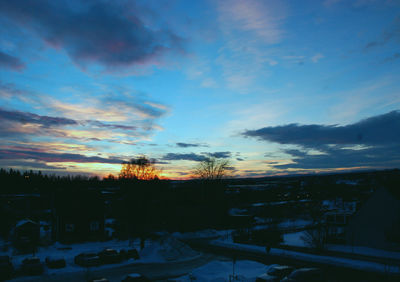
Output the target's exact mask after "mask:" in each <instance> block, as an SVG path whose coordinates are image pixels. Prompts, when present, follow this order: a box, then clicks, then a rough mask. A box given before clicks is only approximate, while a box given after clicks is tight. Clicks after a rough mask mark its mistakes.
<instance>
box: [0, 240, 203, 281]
mask: <svg viewBox="0 0 400 282" xmlns="http://www.w3.org/2000/svg"><path fill="white" fill-rule="evenodd" d="M139 245H140V241H139V239H137V240H134V241H131V242H129V241H128V240H126V241H118V240H112V241H106V242H86V243H80V244H69V245H66V244H60V243H55V244H54V245H51V246H48V247H40V248H39V249H38V251H37V252H36V253H35V256H36V257H38V258H40V261H41V262H43V263H44V262H45V258H46V257H52V258H64V259H65V261H66V267H64V268H60V269H49V268H46V270H45V273H46V274H60V273H69V272H79V271H82V270H85V268H84V267H81V266H78V265H76V264H75V263H74V258H75V256H76V255H78V254H80V253H83V252H85V253H98V252H100V251H102V250H104V249H106V248H111V249H114V250H117V251H119V250H121V249H129V248H136V249H137V250H139V249H140V248H139ZM0 255H9V256H10V257H11V258H12V263H13V265H14V268H16V269H18V268H19V267H20V266H21V265H22V261H23V260H24V259H25V258H27V257H32V254H22V255H16V254H13V250H12V249H9V250H8V251H6V252H0ZM139 256H140V259H138V260H134V259H129V260H126V261H123V262H121V263H119V264H108V265H101V266H97V267H91V268H92V269H97V270H99V269H108V268H113V267H116V266H117V265H118V266H123V265H128V264H133V263H134V264H140V263H142V264H143V263H166V262H179V261H185V260H192V259H196V258H198V257H199V256H200V253H198V252H196V251H194V250H192V249H191V248H190V247H189V246H187V245H186V244H184V243H182V242H180V241H179V240H177V239H176V238H174V237H171V236H169V237H165V238H161V239H160V240H154V241H150V240H148V241H146V245H145V248H144V249H143V250H141V251H139Z"/></svg>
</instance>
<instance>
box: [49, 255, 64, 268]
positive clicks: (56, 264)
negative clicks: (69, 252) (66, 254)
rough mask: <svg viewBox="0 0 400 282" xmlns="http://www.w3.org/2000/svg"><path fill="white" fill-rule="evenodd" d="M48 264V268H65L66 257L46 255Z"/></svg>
mask: <svg viewBox="0 0 400 282" xmlns="http://www.w3.org/2000/svg"><path fill="white" fill-rule="evenodd" d="M45 262H46V265H47V267H48V268H63V267H65V259H64V258H55V257H46V259H45Z"/></svg>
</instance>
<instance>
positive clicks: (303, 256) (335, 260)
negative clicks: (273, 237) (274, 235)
mask: <svg viewBox="0 0 400 282" xmlns="http://www.w3.org/2000/svg"><path fill="white" fill-rule="evenodd" d="M210 245H213V246H217V247H224V248H229V249H234V250H238V251H245V252H253V253H257V254H266V252H265V248H264V247H260V246H254V245H245V244H237V243H228V242H223V241H218V240H216V241H212V242H210ZM269 254H270V255H274V256H280V257H286V258H288V259H295V260H301V261H306V262H310V263H318V264H326V265H333V266H339V267H346V268H352V269H357V270H364V271H374V272H380V273H392V274H400V266H399V265H390V264H382V263H377V262H371V261H363V260H356V259H348V258H341V257H332V256H323V255H314V254H307V253H301V252H295V251H289V250H284V249H278V248H272V249H271V250H270V252H269Z"/></svg>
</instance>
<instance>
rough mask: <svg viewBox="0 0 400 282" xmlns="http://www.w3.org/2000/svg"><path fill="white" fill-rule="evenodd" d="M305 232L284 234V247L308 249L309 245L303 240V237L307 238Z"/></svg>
mask: <svg viewBox="0 0 400 282" xmlns="http://www.w3.org/2000/svg"><path fill="white" fill-rule="evenodd" d="M305 232H306V231H299V232H294V233H285V234H283V245H288V246H296V247H308V245H307V244H306V243H305V242H304V240H303V239H302V236H305Z"/></svg>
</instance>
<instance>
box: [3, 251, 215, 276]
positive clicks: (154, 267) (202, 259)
mask: <svg viewBox="0 0 400 282" xmlns="http://www.w3.org/2000/svg"><path fill="white" fill-rule="evenodd" d="M215 258H216V256H214V255H212V254H201V255H200V256H198V257H196V258H194V259H191V260H186V261H181V262H168V263H133V264H130V265H123V266H121V265H116V266H115V267H112V268H107V269H104V268H98V269H96V268H90V269H82V270H81V271H78V272H70V273H68V272H66V273H57V274H51V275H49V274H44V275H41V276H24V277H18V278H15V279H12V280H10V281H12V282H22V281H24V282H28V281H29V282H39V281H43V282H46V281H59V282H64V281H65V282H70V281H74V282H75V281H76V282H77V281H87V280H88V279H89V278H100V277H105V278H107V279H108V280H109V281H111V282H114V281H121V280H122V279H123V278H124V277H125V276H126V275H127V274H129V273H140V274H143V275H145V276H146V277H148V278H150V279H151V280H163V279H167V278H172V277H179V276H182V275H185V274H187V273H189V272H191V271H192V269H194V268H197V267H200V266H202V265H204V264H206V263H208V262H210V261H211V260H213V259H215Z"/></svg>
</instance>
